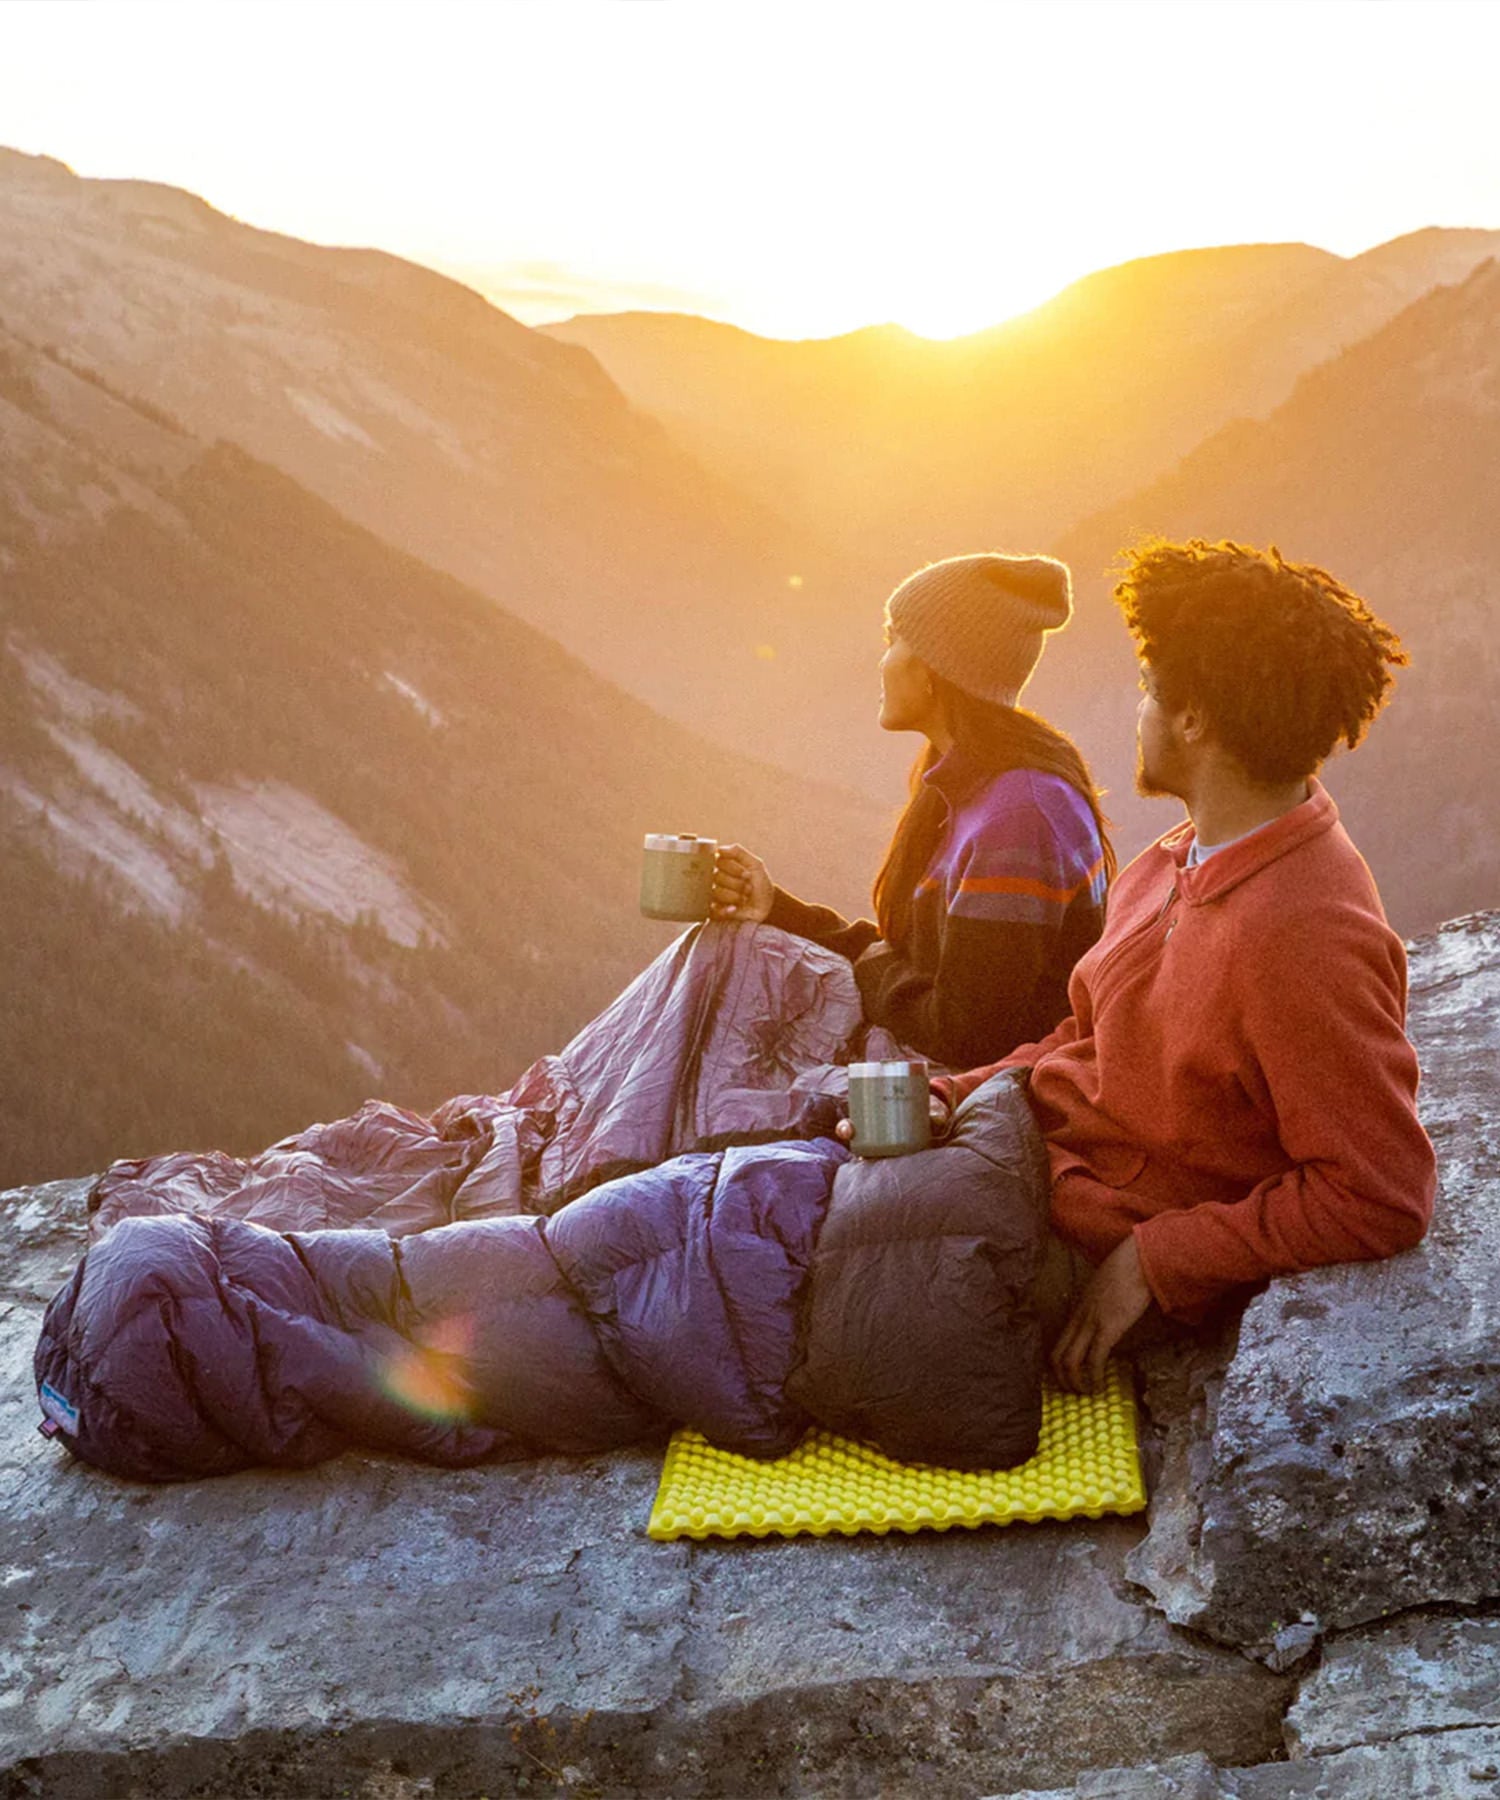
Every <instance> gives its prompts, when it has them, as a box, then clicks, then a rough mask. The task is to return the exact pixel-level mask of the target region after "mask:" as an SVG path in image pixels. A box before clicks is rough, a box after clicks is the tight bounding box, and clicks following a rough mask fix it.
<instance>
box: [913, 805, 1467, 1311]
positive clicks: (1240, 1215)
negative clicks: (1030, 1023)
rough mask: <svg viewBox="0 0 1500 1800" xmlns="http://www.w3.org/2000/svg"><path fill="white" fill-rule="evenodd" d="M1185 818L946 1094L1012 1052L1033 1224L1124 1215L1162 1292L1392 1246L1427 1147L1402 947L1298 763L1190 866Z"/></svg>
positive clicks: (1422, 1196) (1178, 1295)
mask: <svg viewBox="0 0 1500 1800" xmlns="http://www.w3.org/2000/svg"><path fill="white" fill-rule="evenodd" d="M1192 839H1193V831H1192V826H1191V825H1190V824H1184V825H1181V826H1179V827H1178V828H1177V829H1176V830H1175V831H1171V832H1169V833H1168V834H1167V835H1166V836H1165V837H1164V838H1162V839H1160V840H1159V841H1158V842H1157V843H1155V844H1153V845H1152V846H1151V848H1150V849H1149V850H1146V851H1144V852H1143V853H1142V854H1141V855H1140V856H1138V857H1137V858H1136V860H1135V861H1134V862H1133V863H1131V865H1130V867H1129V868H1128V869H1126V870H1125V872H1124V873H1123V874H1122V875H1121V876H1120V878H1119V880H1118V881H1117V882H1116V884H1115V887H1114V889H1113V891H1112V892H1111V894H1110V897H1109V911H1108V917H1107V920H1106V923H1105V927H1104V935H1103V937H1101V938H1100V940H1099V942H1098V943H1097V944H1096V945H1095V946H1094V947H1093V949H1092V950H1090V951H1088V953H1087V954H1086V955H1085V956H1084V957H1083V958H1082V960H1081V961H1080V962H1079V963H1078V965H1077V967H1076V968H1075V969H1074V971H1073V977H1072V981H1071V983H1070V985H1069V990H1068V998H1069V1001H1070V1003H1071V1005H1072V1009H1073V1011H1072V1016H1071V1017H1070V1018H1067V1019H1064V1020H1063V1022H1062V1024H1061V1025H1059V1026H1058V1028H1057V1029H1056V1030H1055V1031H1054V1032H1052V1033H1051V1035H1050V1036H1048V1037H1046V1038H1044V1039H1043V1040H1042V1041H1041V1042H1040V1043H1036V1044H1027V1045H1023V1046H1022V1047H1021V1048H1020V1049H1018V1050H1016V1051H1015V1052H1013V1053H1012V1054H1011V1055H1010V1056H1008V1057H1006V1058H1005V1060H1004V1061H1003V1062H1000V1063H996V1064H994V1065H993V1066H992V1067H991V1068H986V1069H976V1070H973V1071H971V1072H970V1073H969V1074H966V1075H960V1076H957V1077H953V1078H951V1079H948V1080H944V1081H939V1082H938V1083H936V1084H935V1085H936V1086H937V1087H938V1089H939V1091H941V1092H944V1093H945V1097H947V1098H949V1100H950V1101H952V1102H956V1101H957V1100H959V1099H962V1098H963V1096H964V1095H965V1094H967V1093H969V1092H971V1091H972V1090H973V1089H974V1088H975V1087H977V1086H978V1085H979V1083H980V1082H981V1081H983V1080H984V1079H985V1077H986V1076H988V1075H991V1074H993V1073H994V1072H995V1070H996V1069H1006V1068H1029V1069H1030V1070H1031V1101H1032V1105H1033V1107H1034V1108H1035V1111H1036V1114H1037V1118H1038V1120H1039V1121H1040V1124H1041V1127H1042V1130H1043V1132H1044V1134H1045V1136H1046V1139H1047V1146H1048V1153H1049V1155H1050V1158H1051V1163H1052V1223H1053V1227H1054V1229H1055V1230H1056V1231H1057V1232H1058V1233H1059V1234H1060V1235H1061V1236H1062V1237H1064V1238H1066V1239H1068V1240H1069V1242H1071V1243H1073V1244H1074V1245H1076V1246H1077V1248H1078V1249H1080V1250H1081V1251H1082V1252H1083V1254H1084V1255H1085V1256H1087V1257H1089V1258H1091V1259H1092V1260H1094V1261H1096V1262H1097V1261H1100V1260H1102V1259H1103V1258H1104V1257H1105V1256H1107V1255H1108V1254H1109V1252H1110V1251H1111V1250H1113V1249H1115V1247H1116V1246H1117V1245H1119V1244H1121V1243H1122V1242H1123V1241H1124V1240H1125V1238H1126V1236H1127V1235H1128V1234H1129V1233H1131V1232H1134V1234H1135V1241H1136V1246H1137V1248H1138V1250H1139V1252H1140V1259H1141V1268H1142V1270H1143V1272H1144V1274H1145V1277H1146V1281H1147V1283H1148V1285H1149V1286H1150V1289H1151V1292H1152V1294H1153V1296H1154V1297H1155V1299H1156V1301H1157V1303H1158V1304H1159V1305H1160V1306H1161V1308H1162V1310H1163V1311H1164V1312H1166V1313H1170V1314H1172V1315H1174V1316H1176V1317H1178V1318H1185V1319H1194V1318H1198V1317H1201V1315H1202V1314H1203V1312H1204V1311H1205V1309H1206V1308H1207V1307H1208V1306H1209V1305H1210V1304H1211V1303H1212V1302H1213V1301H1214V1300H1216V1299H1218V1298H1219V1297H1220V1296H1221V1295H1223V1294H1225V1293H1226V1292H1228V1291H1230V1290H1232V1289H1234V1288H1238V1287H1242V1286H1244V1285H1245V1284H1247V1283H1252V1282H1259V1281H1263V1280H1265V1279H1266V1278H1267V1277H1269V1276H1272V1275H1281V1274H1288V1273H1290V1272H1292V1271H1294V1270H1297V1269H1311V1268H1316V1267H1319V1266H1320V1265H1322V1264H1324V1263H1337V1262H1361V1261H1368V1260H1373V1259H1374V1258H1377V1257H1382V1256H1392V1255H1394V1254H1395V1253H1396V1252H1397V1251H1399V1250H1405V1249H1409V1248H1410V1247H1411V1246H1412V1245H1413V1244H1415V1243H1416V1242H1417V1241H1418V1240H1419V1239H1420V1238H1421V1236H1422V1234H1423V1232H1424V1231H1425V1230H1426V1228H1427V1222H1428V1220H1429V1218H1430V1217H1431V1214H1432V1201H1433V1194H1434V1190H1435V1187H1436V1166H1435V1159H1434V1157H1433V1152H1432V1145H1431V1144H1430V1142H1429V1141H1428V1138H1427V1134H1426V1132H1425V1131H1423V1129H1422V1126H1421V1124H1420V1123H1419V1121H1418V1119H1417V1110H1416V1092H1417V1058H1416V1053H1415V1052H1414V1051H1413V1049H1412V1046H1411V1044H1410V1042H1409V1040H1408V1039H1407V1036H1406V1031H1405V1016H1406V954H1405V950H1404V948H1403V946H1402V943H1401V940H1400V938H1398V937H1397V936H1396V934H1395V932H1394V931H1392V930H1391V928H1390V927H1389V925H1387V924H1386V920H1385V914H1384V911H1383V910H1382V908H1381V905H1380V897H1379V895H1378V894H1377V892H1376V890H1375V883H1374V881H1373V879H1372V878H1371V875H1370V871H1369V870H1368V869H1367V868H1366V866H1365V863H1364V860H1363V858H1362V857H1361V856H1360V854H1359V852H1358V851H1357V850H1356V849H1355V848H1354V846H1353V844H1352V843H1351V842H1350V841H1349V838H1348V836H1347V834H1346V833H1345V831H1344V828H1343V826H1342V825H1340V824H1339V822H1338V809H1337V807H1336V806H1335V805H1334V803H1333V801H1332V799H1331V798H1330V796H1329V795H1328V793H1327V792H1326V790H1325V789H1324V788H1323V787H1322V786H1321V785H1320V784H1319V783H1318V782H1316V781H1314V782H1312V783H1311V784H1310V793H1309V798H1308V799H1307V800H1306V801H1304V802H1303V804H1302V805H1301V806H1299V807H1297V808H1295V809H1294V810H1293V811H1292V812H1290V813H1287V814H1286V815H1284V816H1283V817H1282V818H1280V819H1277V820H1274V821H1273V822H1272V823H1271V824H1269V825H1267V826H1264V827H1262V828H1261V829H1260V830H1259V831H1255V832H1252V833H1251V834H1250V835H1249V836H1248V837H1246V838H1242V839H1241V840H1240V841H1239V842H1237V843H1234V844H1228V845H1226V846H1225V847H1224V849H1222V850H1221V851H1219V852H1218V853H1217V854H1216V855H1214V856H1212V857H1210V858H1209V859H1208V860H1207V861H1206V862H1203V863H1200V864H1199V865H1198V867H1197V868H1193V869H1189V868H1188V867H1187V866H1186V859H1187V854H1188V849H1189V846H1190V845H1191V843H1192Z"/></svg>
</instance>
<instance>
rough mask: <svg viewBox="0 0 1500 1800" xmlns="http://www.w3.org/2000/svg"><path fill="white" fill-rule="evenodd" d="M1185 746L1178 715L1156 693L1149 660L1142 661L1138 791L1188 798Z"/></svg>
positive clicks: (1137, 714)
mask: <svg viewBox="0 0 1500 1800" xmlns="http://www.w3.org/2000/svg"><path fill="white" fill-rule="evenodd" d="M1185 752H1186V746H1185V744H1184V743H1183V739H1182V733H1181V730H1180V727H1179V723H1178V715H1177V714H1174V713H1171V712H1168V710H1167V709H1166V707H1164V706H1163V705H1162V703H1161V700H1160V699H1159V698H1158V696H1157V689H1156V679H1155V677H1154V676H1153V674H1152V673H1151V666H1150V664H1149V663H1142V664H1141V702H1140V705H1139V706H1138V707H1137V708H1136V710H1135V791H1136V792H1137V793H1138V794H1141V795H1143V796H1145V798H1147V799H1170V798H1175V799H1179V800H1181V799H1184V798H1186V792H1185V787H1186V773H1187V771H1186V767H1185Z"/></svg>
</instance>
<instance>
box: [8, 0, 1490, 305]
mask: <svg viewBox="0 0 1500 1800" xmlns="http://www.w3.org/2000/svg"><path fill="white" fill-rule="evenodd" d="M1497 52H1500V11H1497V9H1495V8H1494V7H1492V6H1490V5H1488V4H1484V3H1482V0H1476V3H1475V4H1464V3H1460V0H1446V3H1444V0H1424V3H1422V4H1416V5H1408V4H1405V3H1404V0H1383V3H1375V0H1299V3H1298V4H1278V3H1276V0H1253V3H1252V4H1248V5H1242V4H1239V3H1238V0H1227V3H1223V4H1213V3H1211V0H1210V3H1199V4H1186V3H1184V4H1160V3H1156V4H1098V5H1094V4H1069V3H1067V0H1053V3H1051V4H1036V5H1030V4H1017V5H1003V4H995V5H987V6H972V7H971V6H957V5H948V6H944V5H924V6H921V7H917V6H915V5H910V6H885V7H880V6H843V5H831V4H830V5H822V6H816V7H807V6H791V5H788V6H781V5H776V4H758V5H754V6H751V5H740V4H715V5H711V6H703V5H691V4H687V3H685V0H684V3H680V4H679V3H677V0H661V3H658V4H578V5H568V4H549V5H546V6H531V5H509V4H495V3H493V0H486V3H484V4H474V5H470V4H462V3H457V0H450V3H448V4H443V3H428V4H424V5H421V6H418V5H405V4H393V3H384V4H381V3H366V4H363V5H361V6H359V7H354V6H350V5H344V4H341V3H327V4H321V5H320V4H304V5H299V6H297V7H290V6H287V7H279V6H266V5H263V4H258V5H241V4H238V3H237V0H219V3H216V4H215V5H212V6H202V5H196V4H182V5H171V4H142V5H137V4H130V3H128V0H115V3H111V0H79V3H78V4H71V5H67V4H56V3H55V0H48V3H42V4H36V3H33V0H10V3H9V4H7V5H5V6H4V7H0V142H3V143H5V144H9V145H11V146H12V147H15V148H18V149H23V150H27V151H32V152H40V153H45V154H48V155H52V156H56V157H59V158H61V159H62V160H63V161H65V162H67V163H69V164H71V165H72V166H73V167H74V168H75V169H76V170H77V171H78V172H79V173H80V174H84V175H100V176H133V177H141V178H148V179H152V180H157V181H163V182H168V183H171V184H172V185H174V186H180V187H185V188H188V189H191V190H193V191H194V192H197V193H201V194H202V195H203V196H204V197H205V198H206V199H208V200H209V201H210V202H211V203H212V204H213V205H215V206H217V207H219V208H220V209H221V210H224V211H226V212H229V213H232V214H234V215H236V216H237V217H240V218H243V219H245V220H247V221H249V222H250V223H252V224H255V225H260V226H264V227H268V228H272V229H275V230H279V231H284V232H288V233H291V234H293V235H295V236H298V237H304V238H309V239H313V240H315V241H319V242H326V243H344V244H356V243H357V244H372V245H377V246H380V247H382V248H385V249H389V250H392V251H395V252H397V253H399V254H401V255H404V256H409V257H413V258H415V259H417V260H419V261H423V262H427V263H430V264H433V265H435V266H437V267H440V268H442V269H445V270H447V271H450V272H452V273H455V274H458V275H460V276H462V278H463V279H465V280H467V281H469V282H471V283H472V284H474V285H476V286H479V287H481V288H482V289H483V290H484V291H485V292H487V293H489V294H490V295H491V296H492V297H493V298H494V299H495V300H496V301H497V303H499V304H500V305H502V306H504V307H506V308H507V309H508V310H510V311H513V312H514V313H515V314H516V315H517V316H519V317H521V318H523V319H525V320H528V321H539V320H542V319H547V318H557V317H561V316H565V315H567V314H569V313H573V312H577V311H608V310H620V309H624V308H633V307H646V308H656V309H661V308H666V309H680V310H686V311H696V312H702V313H706V314H709V315H712V316H715V317H719V318H723V319H728V320H731V321H733V322H735V323H738V324H741V325H744V326H746V327H748V328H750V329H752V330H756V331H761V332H766V333H770V334H773V335H783V336H803V335H820V334H826V333H832V332H836V331H841V330H847V329H850V328H853V327H856V326H859V325H863V324H869V323H875V322H880V321H885V320H892V321H895V322H898V323H901V324H904V325H906V326H908V327H909V328H911V329H912V330H915V331H918V332H922V333H926V334H929V335H934V336H946V335H951V334H954V333H958V332H963V331H968V330H974V329H977V328H979V327H982V326H985V325H988V324H992V323H995V322H997V321H998V320H1000V319H1003V318H1005V317H1007V316H1009V315H1011V314H1013V313H1015V312H1017V311H1020V310H1024V309H1026V308H1029V307H1031V306H1033V305H1036V304H1037V303H1039V302H1040V301H1042V300H1044V299H1045V298H1047V297H1048V296H1049V295H1050V294H1052V293H1053V292H1055V291H1056V290H1057V289H1058V288H1060V287H1062V286H1064V285H1065V284H1066V283H1067V282H1069V281H1071V280H1073V279H1075V278H1076V277H1078V276H1080V275H1082V274H1085V273H1087V272H1089V271H1090V270H1093V269H1097V268H1100V267H1104V266H1106V265H1109V264H1111V263H1116V262H1120V261H1124V260H1127V259H1129V258H1133V257H1138V256H1143V255H1149V254H1152V253H1154V252H1157V251H1165V250H1174V249H1183V248H1188V247H1192V246H1198V245H1208V244H1224V243H1246V242H1256V241H1262V242H1269V241H1278V242H1279V241H1289V240H1302V241H1306V242H1309V243H1314V244H1318V245H1320V246H1322V247H1324V248H1326V249H1330V250H1335V251H1338V252H1341V253H1344V254H1352V253H1354V252H1357V251H1360V250H1363V249H1366V248H1368V247H1370V246H1371V245H1373V244H1376V243H1379V242H1381V241H1383V240H1385V239H1387V238H1391V237H1394V236H1397V235H1400V234H1402V233H1404V232H1408V231H1412V230H1415V229H1417V228H1419V227H1421V226H1424V225H1433V224H1439V225H1460V224H1462V225H1487V226H1494V225H1497V224H1500V133H1497V132H1496V131H1495V129H1494V95H1493V72H1494V69H1495V67H1496V66H1497Z"/></svg>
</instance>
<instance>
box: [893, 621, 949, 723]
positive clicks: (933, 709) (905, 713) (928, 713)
mask: <svg viewBox="0 0 1500 1800" xmlns="http://www.w3.org/2000/svg"><path fill="white" fill-rule="evenodd" d="M937 722H938V702H937V696H936V694H934V693H933V691H932V674H931V671H930V670H929V669H928V667H927V664H926V663H924V662H923V661H922V659H921V657H920V656H918V655H916V654H915V652H913V651H912V650H911V649H910V648H909V647H908V645H907V644H906V642H905V640H904V639H902V638H900V637H897V636H895V635H894V634H893V633H892V631H891V629H890V627H889V626H887V627H886V633H885V655H884V656H882V657H881V659H880V729H881V730H882V731H929V727H931V726H932V725H935V724H936V723H937ZM929 735H930V732H929Z"/></svg>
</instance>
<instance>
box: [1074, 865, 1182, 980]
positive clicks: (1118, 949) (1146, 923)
mask: <svg viewBox="0 0 1500 1800" xmlns="http://www.w3.org/2000/svg"><path fill="white" fill-rule="evenodd" d="M1176 898H1177V883H1176V882H1175V881H1174V882H1173V883H1172V885H1171V887H1169V888H1168V889H1167V897H1166V899H1165V900H1163V901H1162V903H1161V905H1160V906H1159V907H1157V909H1156V911H1155V912H1154V913H1152V915H1151V917H1150V918H1149V919H1144V920H1142V922H1141V923H1140V924H1139V925H1137V926H1136V928H1135V930H1134V931H1132V932H1131V934H1130V936H1129V937H1127V938H1123V939H1121V941H1120V942H1119V943H1118V944H1116V945H1115V947H1114V949H1113V950H1111V951H1110V953H1109V955H1108V956H1106V957H1105V959H1104V961H1103V962H1101V963H1100V965H1099V967H1098V968H1097V969H1095V971H1094V983H1095V987H1094V999H1095V1005H1096V1006H1097V1004H1098V983H1099V981H1100V980H1101V978H1102V977H1103V975H1104V974H1105V971H1106V970H1108V969H1111V968H1113V967H1114V965H1115V964H1116V963H1117V962H1118V961H1119V960H1120V958H1121V957H1122V956H1123V955H1124V954H1125V952H1126V951H1127V950H1128V949H1129V948H1130V947H1131V945H1132V944H1137V943H1143V942H1144V941H1145V940H1146V938H1147V937H1148V936H1149V935H1150V934H1151V933H1152V932H1154V931H1155V930H1156V928H1157V926H1158V925H1160V924H1161V922H1162V920H1163V919H1164V918H1166V916H1167V912H1168V910H1169V908H1170V907H1171V905H1172V903H1173V901H1175V900H1176ZM1176 925H1177V921H1176V919H1175V918H1174V919H1173V920H1172V921H1171V923H1170V924H1169V925H1168V926H1167V929H1166V932H1165V934H1164V936H1163V937H1162V942H1163V943H1164V944H1165V943H1166V941H1167V939H1168V938H1169V937H1171V935H1172V932H1173V930H1174V929H1175V928H1176Z"/></svg>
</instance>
